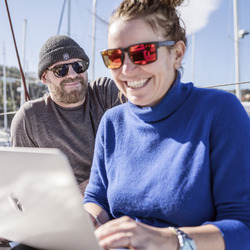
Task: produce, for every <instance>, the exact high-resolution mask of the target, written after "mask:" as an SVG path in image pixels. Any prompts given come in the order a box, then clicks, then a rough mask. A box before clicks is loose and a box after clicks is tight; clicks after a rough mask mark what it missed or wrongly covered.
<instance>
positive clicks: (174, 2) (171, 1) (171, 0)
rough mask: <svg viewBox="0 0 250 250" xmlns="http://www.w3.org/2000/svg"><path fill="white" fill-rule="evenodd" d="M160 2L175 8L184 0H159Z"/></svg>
mask: <svg viewBox="0 0 250 250" xmlns="http://www.w3.org/2000/svg"><path fill="white" fill-rule="evenodd" d="M160 2H162V3H163V4H166V5H167V6H168V7H171V8H176V7H178V6H180V5H181V4H182V3H183V2H184V0H160Z"/></svg>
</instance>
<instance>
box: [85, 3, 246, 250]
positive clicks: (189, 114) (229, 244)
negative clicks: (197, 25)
mask: <svg viewBox="0 0 250 250" xmlns="http://www.w3.org/2000/svg"><path fill="white" fill-rule="evenodd" d="M182 2H183V1H173V0H172V1H171V0H155V1H154V0H124V1H123V2H122V3H121V5H120V6H119V7H118V9H117V10H116V11H115V12H114V14H113V16H112V17H111V20H110V26H109V33H108V47H109V49H108V50H106V51H103V52H102V57H103V59H104V63H105V65H106V66H107V67H108V68H110V70H111V73H112V76H113V78H114V80H115V83H116V85H117V87H118V88H119V90H120V91H121V93H122V94H124V95H125V96H126V97H127V99H128V102H127V103H125V104H123V105H120V106H118V107H116V108H113V109H110V110H109V111H107V112H106V114H105V115H104V117H103V119H102V121H101V123H100V126H99V129H98V133H97V138H96V145H95V154H94V160H93V165H92V171H91V176H90V182H89V185H88V186H87V189H86V192H85V200H84V201H85V208H86V210H87V211H88V212H89V213H90V214H91V215H92V216H93V218H96V219H97V220H98V221H99V222H100V223H101V224H104V223H105V224H104V225H102V226H100V227H99V228H98V229H97V230H96V235H97V237H98V239H99V242H100V245H101V246H103V247H104V248H105V249H107V248H114V247H128V248H130V249H150V250H152V249H199V250H200V249H201V250H203V249H209V250H211V249H213V250H216V249H218V250H220V249H229V250H230V249H234V250H235V249H241V250H242V249H250V240H249V235H250V185H249V179H250V161H249V149H250V119H249V117H248V115H247V113H246V112H245V110H244V108H243V107H242V105H241V104H240V102H239V101H238V100H237V98H236V97H235V96H234V95H232V94H230V93H226V92H223V91H219V90H208V89H200V88H196V87H194V86H193V84H192V83H187V84H183V83H181V81H180V78H181V74H180V70H179V69H180V68H181V62H182V59H183V56H184V53H185V47H186V36H185V30H184V29H183V28H182V27H181V26H180V19H179V16H178V13H177V12H176V9H175V8H176V7H177V6H178V5H180V4H181V3H182ZM177 236H178V237H177Z"/></svg>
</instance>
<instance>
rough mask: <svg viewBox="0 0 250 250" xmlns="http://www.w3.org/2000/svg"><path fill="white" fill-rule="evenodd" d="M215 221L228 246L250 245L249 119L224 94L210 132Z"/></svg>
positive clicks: (233, 99) (237, 104)
mask: <svg viewBox="0 0 250 250" xmlns="http://www.w3.org/2000/svg"><path fill="white" fill-rule="evenodd" d="M210 144H211V147H210V160H211V171H212V176H213V183H212V185H213V194H214V203H215V208H216V211H217V215H216V220H215V222H208V223H210V224H214V225H215V226H217V227H218V228H219V230H220V231H221V233H222V235H223V237H224V240H225V244H226V249H227V250H233V249H242V250H243V249H249V245H250V238H249V235H250V160H249V150H250V119H249V117H248V115H247V113H246V112H245V109H244V108H243V107H242V105H241V103H240V102H239V101H238V99H237V98H236V97H235V96H234V95H231V94H225V95H224V98H222V99H221V100H220V103H219V104H218V106H217V109H216V111H215V114H214V120H213V123H212V129H211V134H210Z"/></svg>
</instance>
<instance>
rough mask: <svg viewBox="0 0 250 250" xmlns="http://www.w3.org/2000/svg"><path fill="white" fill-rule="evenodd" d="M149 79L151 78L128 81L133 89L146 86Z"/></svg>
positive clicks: (128, 84)
mask: <svg viewBox="0 0 250 250" xmlns="http://www.w3.org/2000/svg"><path fill="white" fill-rule="evenodd" d="M148 81H149V78H147V79H142V80H139V81H127V86H128V87H130V88H132V89H137V88H141V87H143V86H145V85H146V84H147V82H148Z"/></svg>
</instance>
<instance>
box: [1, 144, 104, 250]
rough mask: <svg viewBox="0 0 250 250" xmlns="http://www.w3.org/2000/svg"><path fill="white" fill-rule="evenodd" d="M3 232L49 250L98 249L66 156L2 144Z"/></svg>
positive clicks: (5, 234)
mask: <svg viewBox="0 0 250 250" xmlns="http://www.w3.org/2000/svg"><path fill="white" fill-rule="evenodd" d="M0 162H1V163H0V237H1V238H5V239H9V240H11V241H15V242H19V243H22V244H24V245H27V246H30V247H34V248H39V249H46V250H57V249H58V250H59V249H60V250H69V249H74V250H78V249H79V250H100V249H101V248H100V246H99V245H98V242H97V239H96V238H95V235H94V227H93V224H92V222H91V219H90V217H89V215H88V214H87V212H86V211H85V210H84V209H83V204H82V196H81V193H80V190H79V189H78V186H77V182H76V179H75V176H74V174H73V172H72V169H71V167H70V163H69V161H68V158H67V157H66V156H65V155H64V154H63V153H62V152H61V151H59V150H58V149H45V148H6V147H2V148H0Z"/></svg>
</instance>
